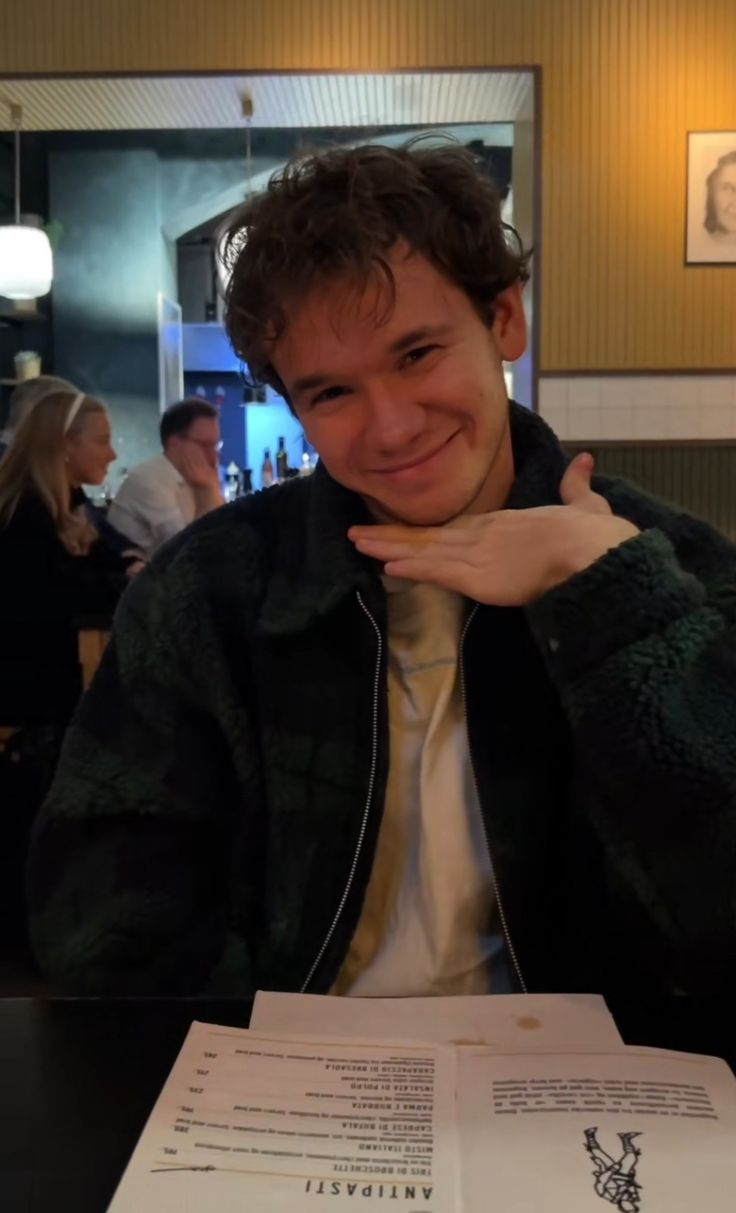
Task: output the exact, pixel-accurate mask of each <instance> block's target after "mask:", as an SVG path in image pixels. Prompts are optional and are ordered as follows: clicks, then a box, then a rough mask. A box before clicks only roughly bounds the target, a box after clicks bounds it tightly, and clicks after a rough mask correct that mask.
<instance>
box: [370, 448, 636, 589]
mask: <svg viewBox="0 0 736 1213" xmlns="http://www.w3.org/2000/svg"><path fill="white" fill-rule="evenodd" d="M592 474H593V457H592V456H591V455H588V454H581V455H578V456H576V458H575V459H573V461H572V463H571V464H570V466H569V467H568V469H567V471H566V472H565V475H564V477H563V479H562V482H561V484H560V496H561V498H562V501H563V502H564V504H563V505H550V506H541V507H538V508H536V509H530V510H499V511H498V512H496V513H494V514H477V515H466V516H465V517H463V518H461V519H458V521H457V522H453V523H448V525H447V526H443V527H409V526H356V527H351V529H350V530H349V532H348V536H349V538H350V539H351V540H352V541H353V543H354V544H355V546H356V547H357V549H358V551H360V552H362V553H363V554H364V555H366V556H370V557H372V558H373V559H375V560H379V561H381V562H383V563H384V565H385V571H386V573H387V574H389V575H390V576H392V577H406V578H408V579H409V580H411V581H427V582H432V583H433V584H435V585H441V586H445V587H446V588H447V589H449V590H455V591H457V592H458V593H460V594H464V595H465V596H466V597H467V598H473V599H475V601H476V602H484V603H487V604H489V605H493V606H527V605H528V604H529V603H532V602H535V601H536V600H537V599H538V598H541V597H542V595H543V594H545V593H546V592H547V591H548V590H551V589H553V588H554V586H556V585H560V584H561V583H562V582H563V581H567V580H568V578H570V577H572V576H574V574H575V573H579V572H582V570H583V569H586V568H588V566H589V565H591V564H593V563H594V562H595V561H596V560H598V559H599V558H600V557H601V556H603V555H605V553H606V552H608V551H609V550H610V549H611V548H615V547H618V546H619V545H620V544H622V543H625V542H626V540H627V539H633V538H634V536H636V535H638V534H639V531H638V530H637V528H636V527H635V526H633V524H632V523H630V522H627V521H626V520H625V519H624V518H617V517H616V516H615V515H614V514H612V513H611V510H610V507H609V505H608V503H607V502H606V501H605V500H604V498H603V497H601V496H600V495H599V494H598V493H594V492H593V490H592V488H591V486H590V478H591V476H592Z"/></svg>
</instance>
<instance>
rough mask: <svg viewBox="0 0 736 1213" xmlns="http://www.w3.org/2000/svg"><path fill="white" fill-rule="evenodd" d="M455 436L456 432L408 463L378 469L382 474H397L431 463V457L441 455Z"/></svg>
mask: <svg viewBox="0 0 736 1213" xmlns="http://www.w3.org/2000/svg"><path fill="white" fill-rule="evenodd" d="M454 437H455V434H451V435H450V437H449V438H447V439H445V441H444V442H443V443H441V444H440V445H439V446H436V447H435V448H434V450H432V451H427V453H426V454H424V455H420V456H419V458H418V459H411V460H409V461H408V462H407V463H399V464H397V465H396V467H390V468H379V469H377V470H378V474H379V475H380V476H395V475H397V473H399V472H410V471H412V470H413V469H414V468H418V467H421V466H422V464H423V463H429V461H430V459H434V457H435V455H439V453H440V451H444V449H445V447H446V446H448V445H449V444H450V443H451V442H452V440H453V438H454Z"/></svg>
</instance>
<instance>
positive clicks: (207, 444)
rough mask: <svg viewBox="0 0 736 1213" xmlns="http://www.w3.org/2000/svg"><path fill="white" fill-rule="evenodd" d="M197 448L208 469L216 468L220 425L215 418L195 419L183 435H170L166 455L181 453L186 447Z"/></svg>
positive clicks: (219, 445)
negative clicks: (192, 446) (190, 445)
mask: <svg viewBox="0 0 736 1213" xmlns="http://www.w3.org/2000/svg"><path fill="white" fill-rule="evenodd" d="M189 444H192V445H194V446H196V447H198V448H199V450H200V451H201V452H202V454H203V455H204V458H205V460H206V462H207V463H208V464H209V466H210V467H212V468H216V467H217V452H218V451H219V450H220V447H221V445H222V444H221V441H220V423H219V421H218V420H217V418H216V417H197V419H196V420H195V421H193V422H192V424H191V425H190V426H189V429H188V430H187V432H186V433H185V434H175V435H172V437H171V439H170V440H169V446H167V453H171V450H170V448H173V452H174V453H176V452H177V451H179V452H181V451H182V450H183V449H185V448H186V446H187V445H189Z"/></svg>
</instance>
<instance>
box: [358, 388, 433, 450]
mask: <svg viewBox="0 0 736 1213" xmlns="http://www.w3.org/2000/svg"><path fill="white" fill-rule="evenodd" d="M424 429H425V410H424V406H423V405H422V404H420V403H419V402H418V401H416V400H414V399H413V398H412V396H411V394H410V393H409V392H407V391H406V390H405V389H403V387H402V385H398V384H397V383H396V381H395V380H393V379H391V380H385V379H382V380H380V381H378V380H377V381H375V382H374V383H372V384H371V385H370V386H368V387H367V388H366V424H365V433H366V438H367V441H368V446H369V448H370V450H371V451H373V452H375V454H376V455H378V456H382V457H385V456H387V455H395V454H397V453H403V452H407V451H411V449H412V448H413V447H414V446H416V445H417V443H418V441H420V440H421V436H422V434H423V432H424Z"/></svg>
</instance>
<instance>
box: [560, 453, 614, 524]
mask: <svg viewBox="0 0 736 1213" xmlns="http://www.w3.org/2000/svg"><path fill="white" fill-rule="evenodd" d="M594 468H595V459H594V458H593V456H592V455H591V454H590V452H589V451H581V453H580V454H579V455H576V456H575V458H574V459H573V460H572V462H571V463H570V464H569V465H568V468H567V471H566V472H565V475H564V476H563V477H562V480H561V482H560V497H561V498H562V501H563V503H564V504H565V505H574V506H577V508H578V509H580V510H587V511H588V512H589V513H593V514H608V513H610V510H609V507H608V503H607V502H606V501H604V500H603V498H602V497H600V496H599V495H598V493H594V492H593V490H592V488H591V487H590V478H591V476H592V475H593V470H594Z"/></svg>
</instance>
